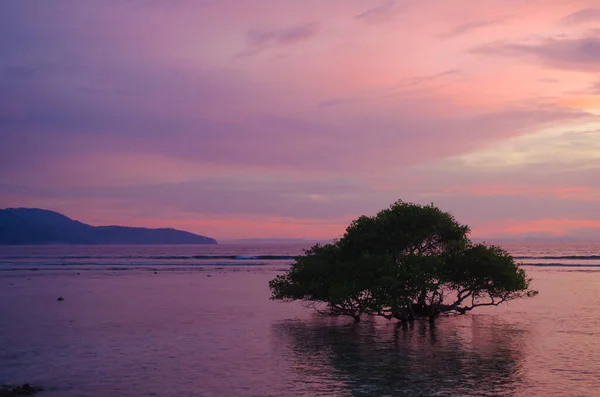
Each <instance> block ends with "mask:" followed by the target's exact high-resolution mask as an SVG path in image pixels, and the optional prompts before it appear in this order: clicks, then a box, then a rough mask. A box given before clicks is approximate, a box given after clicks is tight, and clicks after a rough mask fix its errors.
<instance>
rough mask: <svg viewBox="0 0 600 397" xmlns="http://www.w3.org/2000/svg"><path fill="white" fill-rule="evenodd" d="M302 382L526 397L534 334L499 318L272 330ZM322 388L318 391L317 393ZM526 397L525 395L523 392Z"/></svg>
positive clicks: (374, 391) (352, 389) (392, 391)
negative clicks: (529, 342) (526, 361)
mask: <svg viewBox="0 0 600 397" xmlns="http://www.w3.org/2000/svg"><path fill="white" fill-rule="evenodd" d="M273 332H274V333H275V334H276V337H277V338H280V339H281V340H284V341H285V342H286V343H285V346H286V349H287V351H286V352H284V354H287V355H290V356H292V357H291V360H293V362H294V368H293V369H294V371H296V372H297V376H298V378H299V379H302V380H303V381H305V382H309V383H315V389H320V390H321V391H323V386H326V388H327V389H328V390H330V391H336V392H337V393H344V394H346V395H352V396H373V395H378V396H386V395H387V396H492V395H493V396H512V395H516V394H522V393H523V392H524V389H525V388H526V385H525V384H524V382H523V376H522V375H523V373H522V362H523V353H522V352H523V349H522V347H523V344H524V339H525V338H526V336H527V332H525V331H524V330H523V329H519V328H517V327H515V326H512V325H509V324H507V323H505V322H503V321H502V320H500V319H498V318H495V317H491V316H490V317H486V316H460V317H453V318H444V319H441V321H439V323H438V325H437V326H436V327H435V328H431V327H430V326H429V324H427V323H415V325H414V326H412V327H410V328H402V327H401V326H399V325H397V324H394V323H388V322H379V321H372V322H363V323H360V324H347V323H345V322H343V321H339V320H332V319H322V318H316V317H315V318H314V319H311V320H309V321H284V322H279V323H276V324H275V325H274V326H273ZM316 384H319V385H318V387H317V385H316ZM519 391H520V392H521V393H519Z"/></svg>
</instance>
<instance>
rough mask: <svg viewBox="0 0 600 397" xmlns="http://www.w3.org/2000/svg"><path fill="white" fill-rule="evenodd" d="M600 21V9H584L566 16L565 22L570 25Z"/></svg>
mask: <svg viewBox="0 0 600 397" xmlns="http://www.w3.org/2000/svg"><path fill="white" fill-rule="evenodd" d="M597 20H600V8H584V9H583V10H579V11H577V12H574V13H572V14H571V15H568V16H566V17H565V18H564V19H563V22H565V23H568V24H580V23H588V22H594V21H597Z"/></svg>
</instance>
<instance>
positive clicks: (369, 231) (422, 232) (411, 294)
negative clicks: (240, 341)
mask: <svg viewBox="0 0 600 397" xmlns="http://www.w3.org/2000/svg"><path fill="white" fill-rule="evenodd" d="M468 233H469V228H468V227H467V226H465V225H461V224H459V223H458V222H457V221H456V220H455V219H454V217H453V216H452V215H450V214H449V213H446V212H443V211H441V210H440V209H438V208H436V207H434V206H433V205H428V206H421V205H417V204H412V203H404V202H402V201H398V202H396V203H394V204H393V205H392V206H390V207H389V208H387V209H384V210H382V211H380V212H379V213H378V214H377V215H375V216H371V217H368V216H361V217H360V218H358V219H356V220H355V221H353V222H352V223H351V224H350V225H349V226H348V228H347V229H346V233H345V234H344V236H343V237H342V238H341V239H340V240H337V241H335V242H334V243H332V244H327V245H315V246H314V247H312V248H311V249H310V250H308V251H306V255H305V256H303V257H300V258H298V259H297V260H296V262H295V263H294V265H293V266H292V268H291V269H290V270H289V271H288V272H287V273H285V274H283V275H280V276H277V277H276V278H275V279H274V280H272V281H271V282H270V283H269V285H270V287H271V292H272V299H276V300H302V301H305V302H308V303H310V304H312V305H313V306H314V307H315V308H317V309H318V310H320V311H322V312H324V313H327V314H330V315H348V316H351V317H353V318H354V319H355V321H359V320H360V316H361V315H362V314H371V315H379V316H383V317H385V318H388V319H392V318H396V319H398V320H400V321H403V322H404V321H412V320H415V319H419V318H428V319H430V320H433V319H435V318H436V317H437V316H439V315H440V314H442V313H448V312H455V313H460V314H463V313H466V312H467V311H469V310H472V309H474V308H475V307H478V306H490V305H494V306H497V305H499V304H500V303H503V302H507V301H510V300H513V299H517V298H523V297H529V296H533V295H535V294H536V293H537V292H536V291H532V290H530V289H529V280H528V279H527V277H526V274H525V271H524V270H523V269H521V268H520V267H519V265H518V264H516V263H515V262H514V260H513V258H512V257H511V256H510V255H509V254H508V253H507V252H506V251H504V250H502V249H501V248H499V247H496V246H489V245H484V244H474V243H472V242H471V241H470V240H469V239H468V237H467V236H468Z"/></svg>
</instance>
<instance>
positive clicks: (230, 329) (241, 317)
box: [0, 242, 600, 397]
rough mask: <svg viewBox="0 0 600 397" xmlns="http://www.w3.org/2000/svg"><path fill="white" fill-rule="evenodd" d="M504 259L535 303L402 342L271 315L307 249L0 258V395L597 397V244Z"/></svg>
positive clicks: (379, 324) (395, 327)
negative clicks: (280, 280)
mask: <svg viewBox="0 0 600 397" xmlns="http://www.w3.org/2000/svg"><path fill="white" fill-rule="evenodd" d="M500 245H501V246H503V247H504V248H506V249H507V250H508V251H509V252H511V253H512V255H513V256H514V257H515V258H516V260H517V261H519V262H521V263H522V264H523V268H524V269H525V270H526V271H527V273H528V275H529V276H530V277H531V278H532V286H533V288H535V289H537V290H538V291H539V295H538V296H536V297H534V298H531V299H525V300H520V301H513V302H510V303H508V304H503V305H502V306H500V307H492V308H478V309H475V310H474V311H473V312H471V313H469V314H466V315H462V316H443V317H442V318H440V319H439V320H438V321H437V322H436V324H435V325H434V326H432V325H430V324H429V323H428V322H426V321H425V322H415V323H414V324H412V325H411V326H409V327H402V326H401V325H399V324H398V323H396V322H394V321H387V320H383V319H373V318H368V317H367V318H365V319H364V320H363V321H361V322H360V323H358V324H354V323H353V322H352V321H351V320H350V319H346V318H328V317H323V316H321V315H319V314H317V313H315V312H314V311H313V310H312V309H311V308H310V307H308V306H307V305H306V304H303V303H302V302H291V303H288V302H275V301H271V300H270V299H269V297H270V292H269V288H268V282H269V280H271V279H273V278H274V277H275V276H276V275H278V274H281V273H283V272H284V271H285V270H287V269H289V266H290V264H291V263H292V262H293V260H294V258H295V257H297V256H298V255H302V252H303V250H304V249H306V248H308V246H306V245H304V244H289V245H285V244H274V245H266V244H251V245H242V244H239V245H235V244H231V245H225V244H223V245H194V246H173V245H171V246H0V385H20V384H24V383H30V384H32V385H35V386H41V387H43V388H44V389H45V390H44V391H43V392H40V394H39V395H40V396H41V397H46V396H47V397H59V396H60V397H72V396H73V397H74V396H78V397H79V396H81V397H86V396H161V397H165V396H273V397H275V396H600V243H598V242H595V243H593V242H592V243H559V242H551V243H542V242H535V243H534V242H527V243H505V244H500ZM59 297H61V298H63V299H64V300H62V301H59V300H58V298H59Z"/></svg>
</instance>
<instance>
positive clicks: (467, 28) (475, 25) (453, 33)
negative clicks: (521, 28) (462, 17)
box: [439, 17, 507, 39]
mask: <svg viewBox="0 0 600 397" xmlns="http://www.w3.org/2000/svg"><path fill="white" fill-rule="evenodd" d="M506 19H507V17H500V18H497V19H490V20H483V21H474V22H469V23H466V24H464V25H460V26H457V27H455V28H454V29H452V30H450V31H448V32H446V33H442V34H440V35H439V37H440V38H443V39H451V38H454V37H457V36H462V35H464V34H467V33H469V32H472V31H474V30H477V29H482V28H486V27H488V26H493V25H499V24H501V23H503V22H504V21H505V20H506Z"/></svg>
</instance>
